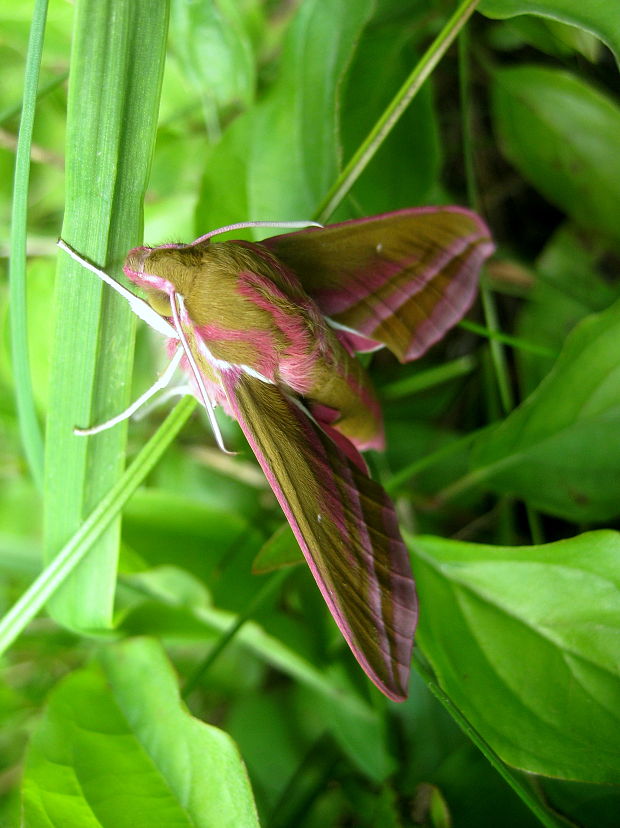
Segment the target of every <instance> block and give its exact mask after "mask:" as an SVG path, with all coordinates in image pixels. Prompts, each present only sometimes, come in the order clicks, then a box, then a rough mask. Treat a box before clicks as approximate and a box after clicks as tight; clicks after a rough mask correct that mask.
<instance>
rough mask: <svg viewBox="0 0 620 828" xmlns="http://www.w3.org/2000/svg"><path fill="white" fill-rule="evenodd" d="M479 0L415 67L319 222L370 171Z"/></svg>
mask: <svg viewBox="0 0 620 828" xmlns="http://www.w3.org/2000/svg"><path fill="white" fill-rule="evenodd" d="M478 2H479V0H462V2H461V3H460V4H459V6H458V8H457V9H456V11H455V12H454V14H453V15H452V16H451V17H450V19H449V20H448V21H447V23H446V25H445V26H444V27H443V29H442V30H441V31H440V32H439V34H438V35H437V37H436V38H435V40H434V41H433V42H432V43H431V45H430V46H429V48H428V49H427V50H426V52H425V53H424V54H423V55H422V57H421V58H420V60H419V61H418V63H417V64H416V66H415V68H414V69H413V71H412V72H411V74H410V75H409V77H408V78H407V80H406V81H405V82H404V83H403V85H402V86H401V88H400V89H399V90H398V92H397V93H396V95H395V96H394V98H393V100H392V101H391V102H390V104H389V106H388V107H387V108H386V110H385V112H384V113H383V115H382V116H381V117H380V118H379V119H378V121H377V123H376V124H375V125H374V127H373V128H372V130H371V131H370V133H369V134H368V136H367V137H366V138H365V140H364V141H363V142H362V144H361V145H360V147H359V148H358V149H357V151H356V152H355V153H354V155H353V157H352V158H351V159H350V161H349V162H348V164H347V165H346V167H345V168H344V170H343V171H342V172H341V174H340V175H339V176H338V178H337V180H336V181H335V182H334V184H333V186H332V187H331V188H330V190H329V192H328V193H327V195H326V196H325V198H324V199H323V201H322V202H321V204H320V206H319V208H318V209H317V211H316V216H317V221H320V222H322V223H323V222H325V221H327V219H328V218H329V217H330V216H331V214H332V213H333V212H334V210H335V209H336V207H337V206H338V205H339V204H340V202H341V201H342V199H343V198H344V197H345V196H346V195H347V193H348V192H349V190H350V189H351V187H352V186H353V184H355V182H356V181H357V179H358V178H359V177H360V175H361V174H362V172H363V171H364V170H365V169H366V167H367V165H368V163H369V162H370V160H371V159H372V158H373V156H374V155H375V153H376V152H377V150H378V149H379V147H380V146H381V144H382V143H383V142H384V141H385V139H386V138H387V136H388V135H389V133H390V132H391V130H392V128H393V127H394V125H395V124H396V122H397V121H398V119H399V118H400V116H401V115H402V114H403V112H404V111H405V109H406V108H407V107H408V106H409V104H410V103H411V101H412V100H413V98H414V97H415V95H416V94H417V93H418V92H419V90H420V89H421V87H422V86H423V84H424V82H425V81H426V80H428V78H429V77H430V75H431V74H432V72H433V69H434V68H435V67H436V66H437V64H438V63H439V61H440V60H441V58H442V57H443V56H444V55H445V53H446V51H447V50H448V49H449V47H450V46H451V44H452V43H453V42H454V39H455V38H456V36H457V35H458V33H459V32H460V31H461V29H462V28H463V26H464V25H465V24H466V23H467V21H468V20H469V18H470V17H471V15H472V14H473V13H474V11H475V9H476V6H477V5H478Z"/></svg>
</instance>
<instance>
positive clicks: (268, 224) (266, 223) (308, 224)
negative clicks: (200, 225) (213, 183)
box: [189, 221, 323, 247]
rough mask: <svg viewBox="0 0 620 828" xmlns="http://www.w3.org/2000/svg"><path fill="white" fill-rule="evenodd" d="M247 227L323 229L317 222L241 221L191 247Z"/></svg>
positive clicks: (213, 233)
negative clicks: (212, 237)
mask: <svg viewBox="0 0 620 828" xmlns="http://www.w3.org/2000/svg"><path fill="white" fill-rule="evenodd" d="M247 227H277V228H281V229H282V230H286V229H289V230H303V228H304V227H323V225H322V224H318V222H316V221H240V222H238V223H237V224H227V225H226V227H218V228H217V230H210V231H209V232H208V233H205V234H204V236H200V237H199V238H197V239H195V240H194V241H193V242H191V243H190V245H189V246H190V247H191V246H192V245H194V244H200V242H203V241H205V239H210V238H211V236H219V235H220V233H228V232H229V230H245V228H247Z"/></svg>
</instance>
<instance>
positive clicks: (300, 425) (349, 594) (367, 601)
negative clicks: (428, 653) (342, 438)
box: [222, 370, 417, 700]
mask: <svg viewBox="0 0 620 828" xmlns="http://www.w3.org/2000/svg"><path fill="white" fill-rule="evenodd" d="M222 381H223V385H224V389H225V391H226V394H227V396H228V401H229V406H230V409H231V410H232V411H233V413H234V415H235V417H236V419H237V420H238V422H239V425H240V426H241V428H242V430H243V432H244V434H245V436H246V438H247V440H248V442H249V444H250V446H251V447H252V450H253V451H254V454H255V455H256V457H257V459H258V461H259V463H260V465H261V467H262V469H263V471H264V473H265V475H266V477H267V479H268V480H269V483H270V485H271V487H272V489H273V491H274V493H275V495H276V497H277V499H278V501H279V503H280V505H281V507H282V509H283V510H284V513H285V514H286V517H287V519H288V521H289V523H290V525H291V528H292V529H293V532H294V533H295V537H296V538H297V541H298V543H299V545H300V547H301V549H302V552H303V554H304V556H305V558H306V561H307V562H308V565H309V566H310V569H311V571H312V574H313V575H314V578H315V580H316V582H317V584H318V587H319V589H320V590H321V592H322V594H323V597H324V598H325V601H326V602H327V605H328V607H329V609H330V611H331V613H332V615H333V617H334V619H335V621H336V623H337V624H338V626H339V628H340V630H341V631H342V634H343V635H344V637H345V639H346V640H347V642H348V643H349V646H350V647H351V650H352V651H353V653H354V655H355V657H356V658H357V660H358V661H359V663H360V665H361V666H362V668H363V669H364V670H365V672H366V673H367V674H368V676H369V677H370V678H371V679H372V681H373V682H374V683H375V684H376V685H377V686H378V687H379V688H380V689H381V690H382V691H383V692H384V693H385V694H386V695H387V696H389V697H390V698H392V699H395V700H402V699H404V698H405V697H406V695H407V684H408V680H409V670H410V660H411V649H412V644H413V633H414V630H415V625H416V619H417V603H416V595H415V588H414V583H413V578H412V575H411V568H410V563H409V556H408V553H407V549H406V547H405V545H404V543H403V541H402V538H401V536H400V533H399V530H398V524H397V519H396V514H395V512H394V506H393V504H392V503H391V501H390V499H389V498H388V496H387V494H386V493H385V492H384V490H383V489H382V488H381V486H379V485H378V484H377V483H376V482H374V481H373V480H371V479H370V478H369V477H368V476H367V475H366V474H364V473H363V471H361V469H360V468H358V466H357V465H356V464H355V463H354V462H352V461H351V460H350V459H349V458H348V457H347V456H346V455H345V453H344V452H343V451H342V450H341V449H340V448H339V447H338V446H336V444H335V443H334V442H332V440H330V438H329V437H328V436H327V435H326V434H325V433H324V432H323V431H322V430H321V429H320V428H319V427H318V426H317V425H316V424H315V423H314V422H313V420H312V419H311V418H310V417H308V415H307V413H306V412H305V411H304V410H303V409H302V408H301V407H300V406H299V405H298V404H297V403H296V402H295V401H294V400H292V399H290V398H289V397H287V396H286V395H285V394H284V393H283V392H282V391H281V390H280V389H279V388H278V387H277V386H275V385H268V384H266V383H263V382H261V381H260V380H257V379H255V378H253V377H250V376H247V375H245V374H243V373H242V372H241V371H239V370H234V371H229V372H223V373H222Z"/></svg>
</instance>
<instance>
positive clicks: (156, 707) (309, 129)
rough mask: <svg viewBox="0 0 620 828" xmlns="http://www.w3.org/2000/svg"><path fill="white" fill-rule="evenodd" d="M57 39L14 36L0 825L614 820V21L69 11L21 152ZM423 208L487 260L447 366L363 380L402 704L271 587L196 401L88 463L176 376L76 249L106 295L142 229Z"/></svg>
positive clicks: (514, 10) (236, 474) (199, 228)
mask: <svg viewBox="0 0 620 828" xmlns="http://www.w3.org/2000/svg"><path fill="white" fill-rule="evenodd" d="M45 7H46V3H45V2H43V0H37V2H35V3H34V4H33V3H31V2H25V0H14V2H12V3H11V4H10V5H9V4H4V7H3V8H2V9H0V19H1V25H0V55H1V58H2V65H3V67H4V69H3V83H2V86H1V87H0V143H1V149H0V167H1V170H2V175H1V176H0V187H1V188H2V204H3V208H2V211H1V213H0V222H1V227H2V235H1V237H2V238H3V239H6V242H3V243H2V255H3V261H6V260H7V255H8V253H9V250H10V252H11V289H10V291H9V289H8V288H4V287H3V288H2V295H1V300H2V320H3V322H6V321H7V319H8V306H9V302H10V304H11V320H10V321H11V324H10V329H9V327H8V326H7V325H5V331H4V334H3V336H2V341H1V342H0V348H1V350H0V387H1V391H2V393H1V395H0V421H1V427H2V443H1V446H0V450H1V458H2V459H1V462H2V473H1V477H0V487H1V500H0V568H1V573H2V581H1V589H0V607H1V608H2V612H3V618H2V620H1V621H0V647H1V648H2V650H3V652H5V655H4V662H3V673H2V678H1V683H0V717H1V731H0V761H1V763H2V768H1V770H0V794H1V795H2V800H1V804H0V824H2V825H5V824H6V825H17V824H23V825H27V826H37V828H38V826H62V827H63V828H66V827H67V826H106V828H107V826H110V828H119V826H120V828H122V826H129V825H131V826H142V825H144V826H152V825H158V826H172V825H174V826H175V828H176V826H181V825H199V826H216V828H219V826H224V825H231V826H251V825H255V824H256V822H257V819H258V818H260V823H261V824H262V825H263V826H269V827H270V828H276V826H301V827H303V828H312V827H313V826H317V828H318V826H321V828H323V826H326V825H330V826H332V825H333V826H411V825H423V826H433V828H440V827H441V828H443V827H444V826H450V825H453V826H457V827H458V826H476V828H484V826H496V825H498V824H501V825H502V826H506V827H507V828H509V827H510V826H519V828H521V827H522V826H524V827H525V828H527V826H530V825H532V826H534V825H539V824H543V825H547V826H563V825H579V826H587V828H590V826H591V827H592V828H605V827H606V826H614V825H617V815H618V813H620V795H619V791H618V788H617V785H618V784H619V783H620V750H619V748H620V722H619V718H620V714H619V707H618V698H620V681H619V670H620V664H619V658H618V654H619V652H620V640H619V639H620V636H619V632H618V631H619V624H618V622H619V618H620V601H619V599H618V594H619V593H618V587H619V585H620V584H619V581H620V563H619V562H620V540H619V538H618V535H617V533H616V532H615V531H613V530H614V527H616V528H617V522H618V517H619V516H620V439H619V438H618V434H619V433H620V367H619V366H620V301H619V297H618V294H619V290H620V283H619V281H618V264H619V250H620V220H619V219H620V152H619V151H618V144H619V136H620V106H619V103H618V94H619V91H620V86H619V83H618V66H617V58H618V56H619V55H620V18H619V17H618V15H615V16H614V15H613V14H611V13H610V10H609V7H608V5H607V4H604V3H584V2H583V0H483V1H482V2H481V3H480V4H479V6H478V8H477V10H476V11H475V13H474V14H473V16H471V18H470V19H469V22H467V24H466V25H465V23H466V21H467V19H468V17H469V15H470V14H471V13H472V12H473V11H474V8H475V7H476V3H475V2H474V0H470V2H463V3H461V5H460V6H458V8H457V6H456V5H455V3H453V2H451V0H450V1H449V0H405V2H403V0H375V2H372V0H356V2H355V3H351V2H347V0H300V1H299V2H294V3H288V2H283V3H278V2H260V0H243V1H242V2H235V0H217V2H210V0H204V2H193V3H192V2H188V0H172V2H171V4H170V8H169V9H168V6H167V4H166V3H165V2H163V0H162V2H160V3H157V4H154V3H152V2H147V0H78V2H77V3H76V5H75V7H74V6H72V5H70V4H69V3H65V2H62V0H55V2H53V3H51V4H50V8H49V14H48V20H47V28H46V30H45V41H44V45H43V55H42V60H41V75H40V80H39V84H38V98H37V99H36V120H34V133H33V142H32V150H31V153H30V147H29V143H28V132H29V124H30V123H31V120H32V117H33V115H34V107H35V97H36V95H37V92H36V90H37V70H38V63H39V61H38V56H37V48H38V45H40V43H41V33H42V31H43V27H42V24H43V21H44V16H45ZM451 15H452V17H451ZM33 21H34V22H33ZM168 24H169V26H168ZM31 27H32V28H31ZM31 32H32V35H30V33H31ZM459 32H460V34H459V38H458V42H456V41H455V43H454V44H453V45H451V46H450V42H451V40H452V38H453V37H454V36H455V35H456V34H457V33H459ZM29 36H31V41H30V47H28V39H29ZM429 47H430V51H427V50H428V49H429ZM444 52H445V54H444ZM437 59H438V60H437ZM435 62H436V63H437V65H436V66H434V63H435ZM413 70H416V71H415V72H414V75H413V77H412V76H411V75H410V73H411V72H412V71H413ZM431 70H432V71H431ZM24 73H25V77H26V83H25V85H24ZM67 73H69V74H68V82H67ZM428 73H430V75H431V77H430V81H429V82H427V83H425V84H424V85H423V86H422V88H421V89H420V90H419V92H418V93H417V94H416V95H415V97H414V100H413V102H412V103H411V104H410V106H409V107H408V108H407V109H406V110H405V111H404V113H403V115H402V117H401V118H400V120H399V121H398V123H397V124H396V126H395V128H394V129H393V131H392V132H391V133H390V134H389V136H388V137H386V138H385V140H384V141H383V138H382V136H379V137H378V138H376V139H373V140H371V142H370V143H369V144H367V147H368V149H369V151H370V161H369V163H368V165H367V166H366V167H365V168H364V169H363V170H362V168H361V167H358V168H357V171H358V172H360V175H359V177H358V178H357V179H356V180H355V181H353V180H352V179H351V180H349V181H347V179H346V178H345V177H343V176H342V175H341V170H342V168H343V165H345V164H346V163H347V162H348V161H349V159H351V158H352V157H354V154H355V152H356V151H357V149H358V147H359V146H360V145H361V144H362V142H363V141H364V140H365V139H366V136H367V135H368V134H369V132H370V131H371V130H372V129H373V127H375V125H377V124H381V120H380V119H381V117H382V115H383V113H384V112H385V111H386V107H388V105H389V103H390V101H392V100H393V99H394V98H395V96H396V101H397V102H401V103H402V102H403V101H404V100H405V99H406V96H407V94H408V93H409V92H410V91H411V90H412V89H414V88H415V87H416V83H417V81H418V80H419V79H420V78H422V77H424V76H425V74H428ZM403 84H405V86H404V87H403V86H402V85H403ZM399 90H400V92H399ZM20 117H21V118H22V121H21V124H22V126H21V131H20V142H21V143H20V145H19V146H18V147H17V149H16V141H17V134H18V128H19V123H20ZM29 154H30V155H31V158H32V166H31V170H30V182H29V184H28V180H27V161H28V157H29ZM16 160H17V165H16ZM14 170H16V171H17V172H16V177H15V187H13V183H12V182H13V175H14ZM350 185H351V186H350ZM330 194H331V195H333V196H334V198H333V199H331V200H330V199H329V198H328V197H329V195H330ZM328 202H329V204H330V207H329V208H328V207H327V205H328ZM437 203H459V204H469V205H470V206H473V207H475V208H476V209H478V210H480V211H481V213H482V214H483V215H484V217H485V218H486V220H487V221H488V223H489V225H490V227H491V228H492V231H493V233H494V236H495V238H496V241H497V244H498V252H497V254H496V256H495V258H494V260H493V261H492V262H491V263H490V264H489V266H488V268H487V270H486V271H485V273H484V275H483V279H482V288H481V299H480V301H479V303H478V304H477V305H476V307H475V308H474V309H473V310H472V312H471V313H470V314H469V317H468V320H467V321H466V322H465V323H463V324H462V325H461V326H459V327H458V328H457V329H456V330H454V331H453V332H452V333H451V334H450V335H449V336H448V337H447V338H446V339H445V341H444V342H442V343H441V344H439V345H438V346H436V347H434V348H433V349H432V351H431V352H430V353H429V354H428V355H426V356H425V357H424V358H423V359H421V360H420V361H418V362H417V363H414V364H412V365H409V366H401V365H399V364H397V363H396V362H395V361H394V360H393V359H392V358H390V356H389V355H385V354H379V355H376V356H375V357H374V358H373V359H372V362H371V364H370V366H369V370H370V371H371V372H372V375H373V377H374V379H375V381H376V385H377V387H378V389H379V393H380V396H381V399H382V401H383V403H384V410H385V417H386V423H387V430H388V444H389V448H388V451H387V453H386V454H385V456H372V457H371V458H370V462H371V464H372V467H373V471H374V473H375V475H376V476H377V477H378V478H380V479H381V480H382V482H383V484H384V485H385V486H386V488H387V489H388V490H389V491H390V493H391V494H392V496H393V497H394V498H395V500H396V502H397V505H398V508H399V513H400V515H401V522H402V527H403V532H404V533H405V534H406V537H407V539H408V543H409V546H410V550H411V556H412V563H413V567H414V571H415V574H416V577H417V581H418V585H419V594H420V601H421V619H420V628H419V634H418V638H417V647H416V653H415V658H414V668H415V669H414V670H413V673H412V686H411V693H410V698H409V700H408V701H407V702H406V703H404V704H400V705H396V704H393V703H390V702H388V701H387V700H386V699H384V698H383V697H382V696H381V695H380V694H379V693H378V691H376V690H375V688H374V687H372V686H370V684H369V682H368V681H367V679H366V678H365V677H364V675H363V674H362V673H361V671H360V670H359V668H358V666H357V665H356V664H355V662H354V660H353V658H352V656H351V655H350V653H349V651H348V649H347V648H346V646H345V645H344V642H343V641H342V639H341V637H340V635H339V634H338V632H337V630H336V628H335V625H334V624H333V622H332V620H331V618H330V617H329V615H328V613H327V610H326V608H325V606H324V605H323V603H322V601H321V599H320V596H319V593H318V591H317V590H316V588H315V586H314V583H313V582H312V579H311V577H310V574H309V572H308V571H307V568H306V567H304V566H292V567H287V568H285V569H279V570H278V571H277V572H275V573H271V574H267V575H260V576H258V575H253V574H252V571H251V570H252V562H253V561H254V559H255V558H256V556H257V555H258V553H259V551H261V549H262V550H263V554H265V550H264V545H265V543H267V542H268V543H269V545H268V547H267V549H268V552H269V554H270V556H271V558H272V560H274V559H275V560H276V561H277V560H284V559H287V560H290V559H291V556H292V557H293V558H294V557H295V550H294V547H293V545H292V543H291V540H290V536H289V535H288V534H287V532H286V531H283V530H282V515H281V513H280V512H279V510H278V508H277V505H276V503H275V500H274V498H273V497H272V495H271V493H270V491H269V489H268V488H267V486H266V483H265V481H264V480H263V479H262V477H261V475H260V474H259V470H258V467H257V465H256V464H255V462H254V460H253V458H252V457H251V454H250V452H249V450H248V448H247V446H246V444H245V443H244V441H243V439H242V437H241V435H240V432H239V430H238V428H237V426H236V425H235V424H234V423H233V422H230V421H228V420H226V418H222V421H221V427H222V429H223V430H224V432H225V439H226V442H227V444H229V445H230V446H233V447H235V448H236V449H237V450H238V452H239V455H238V456H237V457H235V458H232V459H231V458H229V457H226V456H223V455H221V454H220V453H219V452H217V451H216V450H215V449H214V446H213V442H212V439H211V436H210V432H209V429H208V428H207V427H206V423H205V418H204V416H203V414H202V413H199V412H196V411H193V405H192V403H191V402H190V401H189V400H184V401H183V402H182V403H180V404H179V405H178V406H177V407H176V408H174V410H173V411H172V413H170V414H169V415H168V416H166V408H165V407H164V408H161V409H157V410H155V411H153V412H151V413H150V414H149V415H148V416H147V417H146V418H145V419H143V420H141V421H139V422H135V423H132V424H131V425H130V426H129V429H127V428H126V427H125V426H121V427H119V428H117V429H115V430H112V431H110V432H106V434H104V435H102V436H99V437H96V438H92V439H89V440H84V439H79V438H76V437H75V436H74V435H73V433H72V428H73V426H75V425H86V424H91V423H93V422H98V421H101V420H102V419H104V418H105V417H107V416H110V415H111V414H112V413H114V412H115V411H117V410H119V409H121V408H122V407H123V405H124V404H125V403H126V402H127V401H128V400H129V399H130V398H131V397H134V396H137V394H138V393H140V391H142V390H143V389H144V388H145V387H147V386H148V385H149V384H150V383H151V382H152V379H153V376H154V374H155V373H156V371H157V370H159V369H160V368H161V366H162V364H163V359H164V353H163V349H162V346H161V343H160V342H159V341H157V340H156V339H155V338H153V337H152V336H151V333H150V332H149V331H146V330H144V328H143V326H136V324H135V321H134V320H133V319H131V318H130V316H131V314H130V313H129V311H128V310H127V309H126V308H124V307H123V306H122V301H117V299H116V297H114V296H111V295H110V292H109V291H107V290H106V289H105V288H103V287H102V286H101V285H99V284H97V283H96V280H95V279H94V277H93V278H91V277H90V276H89V275H88V274H87V273H86V272H84V271H83V270H81V269H80V268H79V267H77V266H74V265H73V263H71V262H69V261H68V260H67V259H66V257H64V256H60V257H59V256H57V253H56V248H55V241H56V239H57V237H58V236H59V235H62V236H63V238H65V239H66V240H67V241H68V242H69V243H71V244H72V245H73V246H74V247H76V248H77V249H79V250H80V251H81V252H82V253H83V254H84V255H86V256H88V257H89V258H90V259H91V260H93V261H97V262H99V263H100V264H101V265H104V264H105V265H106V267H107V268H108V269H109V270H110V271H111V272H115V273H117V274H118V272H119V267H120V264H121V263H122V260H123V257H124V254H125V252H126V251H127V250H128V249H129V248H130V247H132V246H134V245H135V244H137V243H139V242H140V241H141V239H142V231H143V215H142V210H143V206H144V238H145V240H146V241H147V242H149V243H152V244H160V243H164V242H167V241H180V240H185V241H189V240H191V239H192V238H194V237H196V236H197V235H199V234H201V233H204V232H206V231H207V230H209V229H213V228H215V227H218V226H222V225H225V224H227V223H229V222H235V221H243V220H248V219H254V220H256V219H279V220H291V219H303V218H310V217H313V216H315V215H319V214H322V215H324V216H325V217H327V218H331V219H334V218H343V217H355V216H358V215H368V214H372V213H377V212H382V211H386V210H393V209H397V208H399V207H405V206H411V205H417V204H437ZM328 209H329V215H326V214H327V212H328ZM9 238H10V242H9ZM26 242H27V246H26ZM26 251H27V270H26V268H25V264H26V257H25V253H26ZM57 262H58V268H59V269H58V273H57V274H56V273H55V271H56V267H57ZM25 276H27V278H24V277H25ZM136 327H137V330H136ZM134 338H135V340H136V342H135V354H134ZM28 354H29V363H28ZM11 355H12V357H11ZM11 358H12V362H11ZM44 422H45V423H46V427H45V431H43V425H42V424H43V423H44ZM183 425H184V428H183V430H182V431H181V426H183ZM126 457H127V458H128V460H127V464H128V471H126V472H125V473H124V474H123V473H122V470H123V468H124V466H125V458H126ZM44 460H45V463H44ZM121 509H122V515H123V517H122V528H121V524H120V519H119V518H118V515H119V512H120V510H121ZM59 553H60V554H59ZM52 561H54V563H53V564H52V563H51V562H52ZM27 588H29V589H28V591H26V590H27ZM20 596H21V598H20ZM18 599H20V601H19V603H17V604H16V603H15V602H16V601H17V600H18ZM44 604H45V605H46V611H45V612H43V613H42V614H39V615H37V613H38V611H39V610H40V609H42V607H43V605H44ZM35 616H36V617H35ZM182 699H183V701H182ZM188 711H189V713H188ZM190 713H191V715H189V714H190ZM240 757H242V758H243V762H245V766H246V767H247V776H246V773H245V770H244V766H243V764H242V762H241V760H240ZM255 809H256V810H255ZM257 814H258V817H257ZM20 820H21V822H20Z"/></svg>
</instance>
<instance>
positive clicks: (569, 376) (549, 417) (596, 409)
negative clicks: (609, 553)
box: [470, 302, 620, 521]
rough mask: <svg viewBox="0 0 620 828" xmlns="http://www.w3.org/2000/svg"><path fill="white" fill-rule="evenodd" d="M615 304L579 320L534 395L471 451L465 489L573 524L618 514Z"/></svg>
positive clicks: (619, 335) (619, 401)
mask: <svg viewBox="0 0 620 828" xmlns="http://www.w3.org/2000/svg"><path fill="white" fill-rule="evenodd" d="M619 431H620V302H616V303H615V304H614V305H612V306H611V307H610V308H609V309H608V310H606V311H604V312H603V313H600V314H596V315H592V316H589V317H588V318H587V319H584V320H583V321H582V322H581V323H580V324H579V325H578V326H577V327H576V328H575V329H574V330H573V331H572V333H571V334H570V336H569V337H568V339H567V340H566V345H565V346H564V348H563V350H562V353H561V354H560V356H559V358H558V360H557V362H556V363H555V366H554V367H553V369H552V370H551V372H550V373H549V374H548V376H547V377H546V378H545V380H544V381H543V382H542V383H541V384H540V386H539V387H538V388H537V390H536V391H534V393H533V394H532V395H531V396H530V397H528V399H527V400H525V402H524V403H522V404H521V405H520V406H519V407H518V408H516V409H515V410H514V411H513V412H512V413H511V414H510V415H509V416H508V417H507V418H506V419H505V420H504V422H502V423H501V424H500V425H499V426H497V427H496V428H492V429H489V430H487V431H485V432H484V433H483V434H482V435H481V436H480V438H479V439H478V440H477V441H476V442H475V443H474V447H473V454H472V468H473V471H472V472H471V473H470V482H474V481H481V482H483V483H484V485H485V486H486V487H488V488H490V489H492V490H493V491H496V492H506V493H510V494H513V495H515V496H517V497H520V498H523V499H524V500H526V501H527V502H528V503H529V504H530V505H531V506H534V507H535V508H537V509H540V510H541V511H544V512H548V513H550V514H554V515H559V516H560V517H565V518H566V519H567V520H571V521H602V520H607V519H609V518H611V517H614V516H616V515H618V514H620V474H618V469H619V468H620V440H618V433H619Z"/></svg>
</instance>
